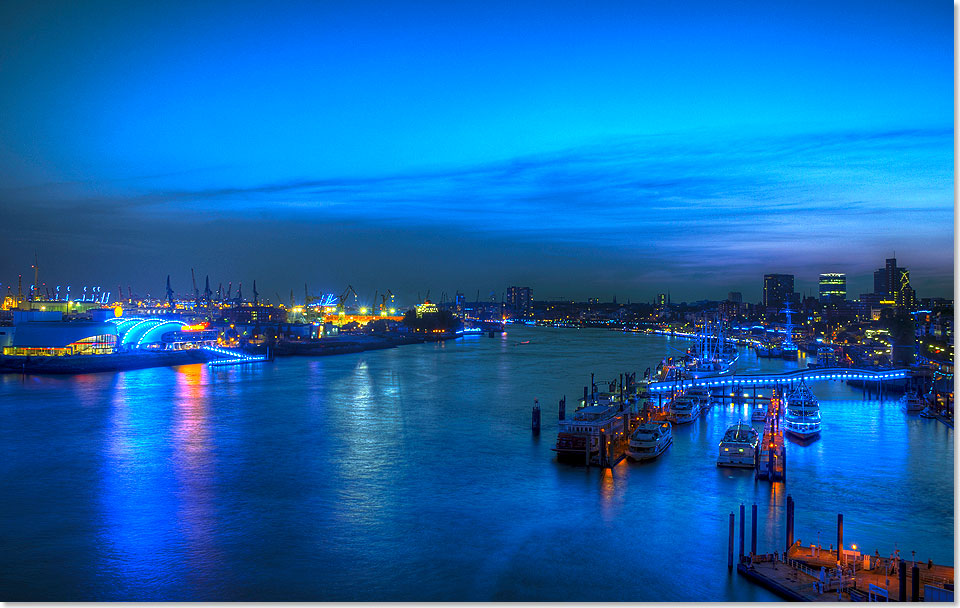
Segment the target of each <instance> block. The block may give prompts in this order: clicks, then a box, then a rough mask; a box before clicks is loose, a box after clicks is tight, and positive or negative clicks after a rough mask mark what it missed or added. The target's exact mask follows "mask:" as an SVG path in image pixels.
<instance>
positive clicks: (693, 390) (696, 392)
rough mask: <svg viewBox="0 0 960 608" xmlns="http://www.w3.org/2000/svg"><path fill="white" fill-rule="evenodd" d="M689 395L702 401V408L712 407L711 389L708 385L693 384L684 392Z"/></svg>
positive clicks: (703, 409)
mask: <svg viewBox="0 0 960 608" xmlns="http://www.w3.org/2000/svg"><path fill="white" fill-rule="evenodd" d="M683 394H684V395H686V396H687V397H690V398H692V399H696V400H698V401H699V402H700V409H701V410H702V411H706V410H707V409H708V408H709V407H710V389H708V388H707V387H706V386H691V387H690V388H688V389H687V390H686V391H684V393H683Z"/></svg>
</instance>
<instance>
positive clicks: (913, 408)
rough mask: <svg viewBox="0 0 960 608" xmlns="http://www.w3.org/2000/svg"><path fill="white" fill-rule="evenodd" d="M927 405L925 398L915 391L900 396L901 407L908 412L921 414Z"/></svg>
mask: <svg viewBox="0 0 960 608" xmlns="http://www.w3.org/2000/svg"><path fill="white" fill-rule="evenodd" d="M925 405H926V404H925V403H924V401H923V398H922V397H921V396H920V395H918V394H917V393H914V392H906V393H904V394H903V397H900V408H901V409H902V410H903V411H905V412H906V413H908V414H919V413H920V412H921V411H923V408H924V406H925Z"/></svg>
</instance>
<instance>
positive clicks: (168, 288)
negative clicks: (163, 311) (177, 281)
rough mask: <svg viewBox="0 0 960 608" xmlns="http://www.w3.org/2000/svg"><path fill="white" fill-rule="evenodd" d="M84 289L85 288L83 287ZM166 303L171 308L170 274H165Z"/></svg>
mask: <svg viewBox="0 0 960 608" xmlns="http://www.w3.org/2000/svg"><path fill="white" fill-rule="evenodd" d="M84 291H86V288H84ZM167 304H169V305H170V308H173V290H172V289H170V275H169V274H168V275H167Z"/></svg>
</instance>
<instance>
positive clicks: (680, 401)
mask: <svg viewBox="0 0 960 608" xmlns="http://www.w3.org/2000/svg"><path fill="white" fill-rule="evenodd" d="M668 410H669V412H668V413H667V420H669V421H670V422H673V423H674V424H687V423H688V422H693V421H694V420H696V419H697V418H699V417H700V411H701V410H700V400H699V399H696V398H693V397H688V396H686V395H680V396H679V397H676V398H674V399H673V401H671V402H670V404H669V405H668Z"/></svg>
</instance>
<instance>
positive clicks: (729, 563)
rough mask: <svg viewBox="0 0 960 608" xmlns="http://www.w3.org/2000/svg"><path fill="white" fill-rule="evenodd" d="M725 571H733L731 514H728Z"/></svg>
mask: <svg viewBox="0 0 960 608" xmlns="http://www.w3.org/2000/svg"><path fill="white" fill-rule="evenodd" d="M727 570H733V513H730V535H729V537H728V540H727Z"/></svg>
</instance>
